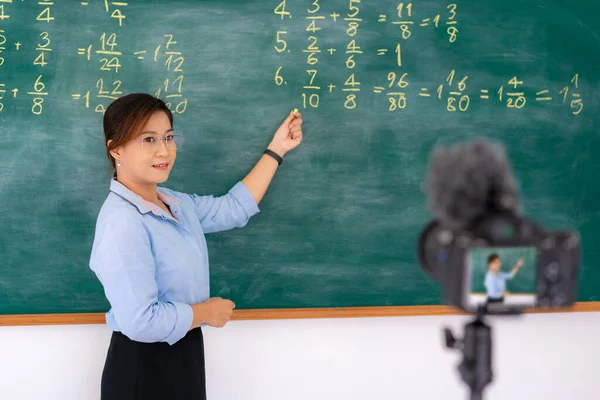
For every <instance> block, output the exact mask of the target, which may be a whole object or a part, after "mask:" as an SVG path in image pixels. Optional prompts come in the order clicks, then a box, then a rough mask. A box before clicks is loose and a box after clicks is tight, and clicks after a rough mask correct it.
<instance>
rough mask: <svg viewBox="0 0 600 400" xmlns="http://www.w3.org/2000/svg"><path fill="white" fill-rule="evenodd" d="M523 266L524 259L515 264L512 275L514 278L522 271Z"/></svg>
mask: <svg viewBox="0 0 600 400" xmlns="http://www.w3.org/2000/svg"><path fill="white" fill-rule="evenodd" d="M522 266H523V259H522V258H519V261H517V263H516V264H515V266H514V267H513V269H512V271H511V273H512V275H513V276H515V275H516V274H517V272H519V269H521V267H522Z"/></svg>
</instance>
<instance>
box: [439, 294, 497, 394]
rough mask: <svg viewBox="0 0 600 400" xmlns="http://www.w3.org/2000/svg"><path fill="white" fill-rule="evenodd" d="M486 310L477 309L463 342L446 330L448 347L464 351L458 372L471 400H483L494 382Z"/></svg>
mask: <svg viewBox="0 0 600 400" xmlns="http://www.w3.org/2000/svg"><path fill="white" fill-rule="evenodd" d="M486 310H487V307H486V306H483V307H479V308H478V309H477V315H476V317H475V319H474V320H473V321H471V322H469V323H468V324H466V325H465V333H464V337H463V339H462V340H460V339H456V338H455V337H454V335H453V334H452V331H451V330H450V329H449V328H445V329H444V334H445V339H446V347H448V348H450V349H458V350H462V354H463V359H462V361H461V363H460V364H459V365H458V371H459V372H460V375H461V378H462V380H463V381H464V382H465V383H466V384H467V386H469V388H470V389H471V397H470V399H471V400H482V399H483V390H484V389H485V387H486V386H487V385H488V384H489V383H490V382H492V380H493V372H492V328H491V327H490V326H489V325H487V324H486V323H485V322H484V320H483V317H484V315H485V312H486Z"/></svg>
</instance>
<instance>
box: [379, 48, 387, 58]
mask: <svg viewBox="0 0 600 400" xmlns="http://www.w3.org/2000/svg"><path fill="white" fill-rule="evenodd" d="M385 53H387V49H377V55H378V56H383V55H385Z"/></svg>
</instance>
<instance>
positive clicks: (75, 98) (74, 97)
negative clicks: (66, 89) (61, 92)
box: [71, 94, 81, 100]
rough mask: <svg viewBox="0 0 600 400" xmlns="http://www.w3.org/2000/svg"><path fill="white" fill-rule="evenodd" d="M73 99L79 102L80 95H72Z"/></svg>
mask: <svg viewBox="0 0 600 400" xmlns="http://www.w3.org/2000/svg"><path fill="white" fill-rule="evenodd" d="M71 97H73V100H79V99H80V98H81V95H80V94H72V95H71Z"/></svg>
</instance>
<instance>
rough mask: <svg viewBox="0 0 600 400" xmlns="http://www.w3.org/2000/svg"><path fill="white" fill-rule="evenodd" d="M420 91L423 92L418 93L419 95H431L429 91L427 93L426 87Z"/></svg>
mask: <svg viewBox="0 0 600 400" xmlns="http://www.w3.org/2000/svg"><path fill="white" fill-rule="evenodd" d="M421 92H423V93H419V96H421V97H431V95H430V94H429V93H427V88H421Z"/></svg>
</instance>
